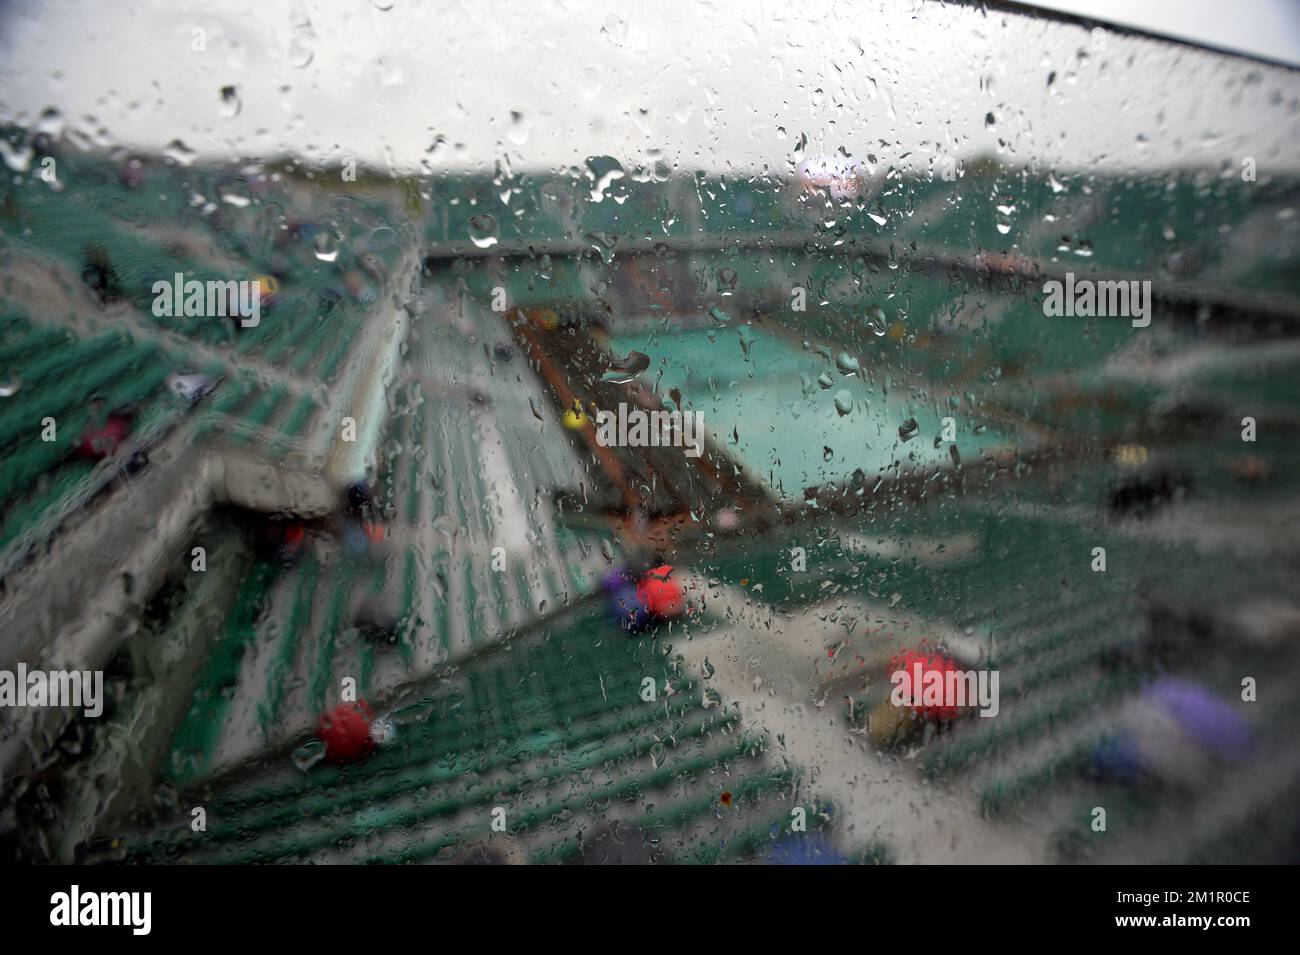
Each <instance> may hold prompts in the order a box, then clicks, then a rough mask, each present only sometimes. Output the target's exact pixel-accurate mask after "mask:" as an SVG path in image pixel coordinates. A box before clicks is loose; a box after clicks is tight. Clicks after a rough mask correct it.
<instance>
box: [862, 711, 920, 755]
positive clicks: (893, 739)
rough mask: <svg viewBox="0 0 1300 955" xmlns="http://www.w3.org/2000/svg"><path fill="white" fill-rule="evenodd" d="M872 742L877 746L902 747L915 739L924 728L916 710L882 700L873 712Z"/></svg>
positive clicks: (871, 725) (871, 724)
mask: <svg viewBox="0 0 1300 955" xmlns="http://www.w3.org/2000/svg"><path fill="white" fill-rule="evenodd" d="M870 727H871V728H870V731H869V732H870V734H871V741H872V742H873V743H875V744H876V745H877V746H881V747H889V746H901V745H903V744H904V743H907V742H909V741H910V740H912V739H915V738H916V737H917V736H918V735H919V734H920V731H921V729H922V728H923V724H922V721H921V718H920V716H919V715H918V714H917V712H916V710H914V709H912V708H910V707H906V706H895V705H894V704H893V703H892V702H890V701H889V700H888V699H885V700H881V701H880V703H878V704H877V705H876V708H875V709H874V710H872V711H871V723H870Z"/></svg>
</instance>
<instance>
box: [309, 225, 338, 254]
mask: <svg viewBox="0 0 1300 955" xmlns="http://www.w3.org/2000/svg"><path fill="white" fill-rule="evenodd" d="M342 247H343V236H342V235H341V234H339V233H338V232H337V231H335V230H334V229H328V228H326V229H320V230H318V231H317V232H316V237H315V239H314V240H313V241H312V252H313V253H314V254H315V256H316V258H318V259H320V260H321V261H322V262H333V261H334V260H335V259H337V258H338V257H339V250H340V249H342Z"/></svg>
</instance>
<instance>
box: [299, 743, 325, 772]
mask: <svg viewBox="0 0 1300 955" xmlns="http://www.w3.org/2000/svg"><path fill="white" fill-rule="evenodd" d="M324 758H325V742H324V741H323V740H319V739H312V740H308V741H307V742H305V743H303V744H302V745H301V746H299V747H298V748H297V749H295V750H294V751H293V764H294V765H295V766H297V767H298V768H299V769H300V770H302V771H303V772H304V773H305V772H307V771H308V770H309V769H311V768H312V767H313V766H315V765H316V764H317V763H319V762H320V761H321V760H322V759H324Z"/></svg>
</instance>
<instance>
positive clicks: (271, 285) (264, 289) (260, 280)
mask: <svg viewBox="0 0 1300 955" xmlns="http://www.w3.org/2000/svg"><path fill="white" fill-rule="evenodd" d="M253 281H254V282H256V283H257V284H258V285H260V286H261V294H262V295H274V294H275V293H276V292H278V291H280V283H279V281H278V280H277V279H276V277H275V276H274V275H259V276H257V278H255V279H253Z"/></svg>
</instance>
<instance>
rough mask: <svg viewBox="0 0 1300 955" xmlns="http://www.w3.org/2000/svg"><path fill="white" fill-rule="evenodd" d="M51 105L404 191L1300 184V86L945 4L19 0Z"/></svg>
mask: <svg viewBox="0 0 1300 955" xmlns="http://www.w3.org/2000/svg"><path fill="white" fill-rule="evenodd" d="M208 6H212V7H215V8H216V9H215V10H211V9H203V8H204V7H208ZM1249 6H1250V0H1247V2H1246V3H1244V4H1242V5H1241V7H1238V6H1234V5H1231V4H1223V5H1222V6H1221V9H1222V10H1223V11H1224V12H1223V14H1222V15H1223V16H1232V17H1235V18H1240V17H1243V16H1245V15H1246V14H1245V13H1243V10H1242V7H1247V8H1248V7H1249ZM1270 6H1271V7H1272V8H1276V4H1272V5H1270ZM384 7H387V8H388V9H381V8H384ZM611 9H613V10H616V11H618V12H614V13H611V12H609V11H610V10H611ZM1229 11H1231V12H1229ZM1207 22H1208V21H1207ZM1211 26H1212V24H1211ZM1263 29H1264V30H1266V31H1271V32H1274V33H1276V32H1277V31H1278V30H1279V29H1281V28H1280V27H1277V26H1275V25H1270V23H1269V22H1264V24H1263ZM195 31H202V33H201V34H197V33H196V32H195ZM197 37H201V39H202V41H203V43H202V45H203V49H202V50H199V51H196V50H194V49H193V47H194V45H195V43H196V38H197ZM226 86H233V87H234V88H235V90H236V91H237V99H236V100H230V101H223V99H222V97H221V95H220V91H221V89H222V88H223V87H226ZM48 107H54V108H56V109H58V110H59V111H60V113H61V114H62V115H63V117H64V119H65V121H66V122H67V124H68V125H69V126H70V127H73V128H75V129H76V130H77V131H78V132H79V133H80V134H81V135H83V136H86V137H89V138H91V139H92V140H93V141H94V142H97V143H100V144H103V145H116V144H129V145H132V146H137V147H155V148H156V147H159V146H162V145H165V144H166V143H168V142H170V141H172V140H174V139H179V140H181V141H182V142H184V143H185V144H186V145H187V146H188V147H190V148H191V149H195V150H198V151H199V152H201V153H204V154H213V155H216V156H221V157H226V156H233V155H269V154H276V153H282V152H292V153H295V154H298V155H304V156H307V157H309V158H313V159H323V160H337V159H341V158H344V157H354V158H359V159H364V160H368V161H371V162H376V163H379V164H381V165H382V164H390V165H392V166H394V167H398V168H402V169H415V168H419V167H420V165H421V163H426V164H428V165H429V166H431V167H433V168H445V167H448V166H462V165H476V166H480V167H487V168H491V166H492V165H493V164H494V163H495V162H497V161H498V160H503V159H504V160H505V161H507V162H509V163H510V165H511V166H512V167H513V168H515V169H516V170H518V169H524V168H528V169H539V168H546V169H554V168H557V167H564V166H570V165H581V164H582V162H583V160H584V159H585V158H586V157H588V156H593V155H612V156H614V157H615V158H616V159H618V160H619V161H621V162H622V163H623V164H624V165H625V166H628V167H629V168H630V167H633V166H637V165H641V164H643V163H645V162H647V161H648V160H652V159H656V158H662V159H665V160H667V161H668V162H669V163H670V164H678V165H680V166H682V167H685V168H688V169H695V168H707V169H730V170H735V171H743V170H760V171H761V170H765V169H766V170H771V171H776V172H785V171H788V170H789V169H790V168H791V167H790V163H791V157H792V156H793V153H794V149H795V146H796V143H797V142H798V140H799V138H800V137H801V136H804V135H806V136H807V137H808V140H809V151H810V152H811V153H819V152H825V153H831V152H834V151H836V150H839V149H843V150H845V151H846V152H847V153H848V154H849V155H851V156H853V157H855V158H864V157H866V156H867V155H869V154H870V155H872V156H874V157H875V158H876V159H877V160H879V161H881V162H884V163H896V164H903V165H906V164H913V165H916V164H924V163H926V162H928V161H929V159H930V157H931V156H933V155H935V154H936V153H938V154H940V155H944V156H949V155H955V156H959V157H965V156H970V155H973V154H976V153H982V152H1000V153H1001V154H1002V155H1003V156H1005V157H1006V158H1008V159H1010V160H1012V161H1023V162H1028V163H1034V164H1037V165H1039V166H1041V167H1056V168H1063V169H1086V168H1095V167H1098V166H1105V167H1109V168H1112V169H1113V168H1120V169H1128V168H1151V167H1161V166H1170V165H1184V166H1187V165H1190V166H1206V167H1212V168H1218V167H1222V166H1223V165H1225V164H1231V165H1233V166H1239V165H1240V160H1241V158H1242V157H1245V156H1251V157H1254V158H1255V159H1256V160H1257V162H1258V164H1259V167H1260V173H1261V174H1266V173H1267V172H1268V171H1269V170H1270V169H1278V168H1288V169H1296V168H1297V167H1298V166H1300V157H1298V156H1297V150H1296V149H1295V144H1296V143H1297V142H1300V73H1297V71H1295V70H1290V69H1286V68H1284V67H1279V66H1271V65H1266V64H1261V63H1259V62H1254V61H1251V60H1247V59H1243V58H1239V57H1234V56H1231V55H1226V54H1221V53H1214V52H1209V51H1205V50H1200V49H1195V48H1192V47H1189V46H1184V45H1180V44H1177V43H1173V42H1165V41H1157V40H1151V39H1147V38H1143V37H1138V36H1126V35H1123V34H1121V33H1118V32H1115V31H1093V32H1090V31H1089V30H1087V29H1085V28H1083V27H1080V26H1076V25H1073V24H1069V23H1061V22H1053V21H1045V20H1042V19H1037V20H1035V19H1029V18H1026V17H1023V16H1020V15H1018V14H1016V13H1011V12H1005V11H997V10H995V11H992V12H987V13H984V12H980V11H979V10H976V9H972V8H970V7H966V6H962V7H951V6H947V5H944V4H940V3H938V2H933V0H865V2H861V0H855V2H838V3H835V2H824V0H800V2H797V3H776V2H772V0H720V2H716V3H709V2H701V0H686V2H681V0H656V2H655V3H627V4H597V3H589V2H585V0H569V2H551V0H546V2H533V3H526V4H525V3H506V2H497V0H475V2H460V3H441V2H438V3H434V2H414V0H373V2H371V0H332V2H318V3H308V2H295V3H278V2H274V0H223V2H222V3H221V4H219V5H210V4H197V3H187V2H184V0H139V2H134V3H131V4H105V3H89V2H72V0H39V2H37V0H30V2H29V0H19V2H17V3H10V4H8V5H6V6H4V7H3V8H0V118H3V119H7V120H18V121H20V122H30V121H31V120H32V118H33V117H35V116H37V115H38V114H39V113H40V112H41V111H42V110H43V109H46V108H48ZM435 143H441V145H438V146H436V148H433V149H432V152H430V149H431V147H434V146H435Z"/></svg>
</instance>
